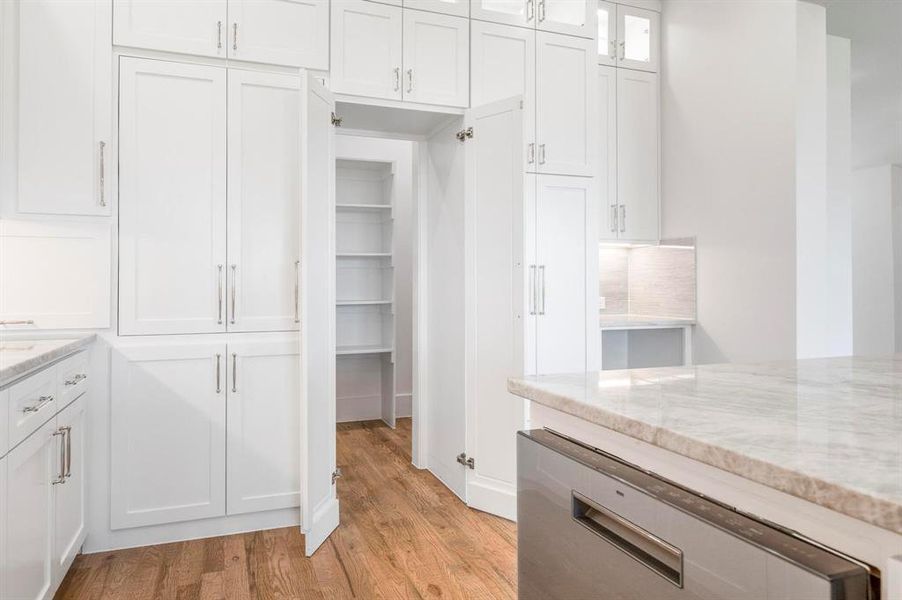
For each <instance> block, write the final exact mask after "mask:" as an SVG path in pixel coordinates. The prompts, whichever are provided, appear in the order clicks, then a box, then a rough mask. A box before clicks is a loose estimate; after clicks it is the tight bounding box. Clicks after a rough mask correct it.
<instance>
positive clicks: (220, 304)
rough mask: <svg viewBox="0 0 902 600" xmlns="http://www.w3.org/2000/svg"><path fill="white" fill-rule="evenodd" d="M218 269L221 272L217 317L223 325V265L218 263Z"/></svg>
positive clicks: (218, 321) (217, 320)
mask: <svg viewBox="0 0 902 600" xmlns="http://www.w3.org/2000/svg"><path fill="white" fill-rule="evenodd" d="M216 269H217V271H218V273H219V276H218V280H219V308H218V309H217V313H216V314H217V315H218V316H217V317H216V322H217V323H219V324H220V325H222V265H216Z"/></svg>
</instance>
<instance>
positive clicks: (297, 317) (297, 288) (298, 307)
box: [294, 260, 301, 323]
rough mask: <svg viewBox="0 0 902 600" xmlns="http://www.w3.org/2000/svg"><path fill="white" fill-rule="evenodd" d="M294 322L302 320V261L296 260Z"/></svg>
mask: <svg viewBox="0 0 902 600" xmlns="http://www.w3.org/2000/svg"><path fill="white" fill-rule="evenodd" d="M294 322H295V323H300V322H301V261H299V260H296V261H294Z"/></svg>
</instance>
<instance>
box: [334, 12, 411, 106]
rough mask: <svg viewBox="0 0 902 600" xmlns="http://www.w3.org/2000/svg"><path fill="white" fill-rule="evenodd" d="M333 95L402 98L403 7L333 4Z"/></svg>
mask: <svg viewBox="0 0 902 600" xmlns="http://www.w3.org/2000/svg"><path fill="white" fill-rule="evenodd" d="M331 48H332V57H331V62H332V65H331V73H330V82H329V83H330V87H331V89H332V91H333V92H336V93H342V94H353V95H357V96H370V97H373V98H387V99H393V100H400V99H401V8H399V7H394V6H386V5H384V4H378V3H376V2H367V1H366V0H333V1H332V35H331Z"/></svg>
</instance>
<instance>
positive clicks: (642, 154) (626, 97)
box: [617, 69, 660, 241]
mask: <svg viewBox="0 0 902 600" xmlns="http://www.w3.org/2000/svg"><path fill="white" fill-rule="evenodd" d="M658 97H659V96H658V76H657V74H655V73H644V72H642V71H633V70H630V69H617V198H618V201H619V203H620V215H619V224H618V229H619V231H620V237H621V238H624V239H629V240H645V241H656V240H657V239H658V237H659V227H658V222H659V216H658V215H659V212H658V198H659V179H660V169H659V163H658V154H659V150H658V140H659V133H658Z"/></svg>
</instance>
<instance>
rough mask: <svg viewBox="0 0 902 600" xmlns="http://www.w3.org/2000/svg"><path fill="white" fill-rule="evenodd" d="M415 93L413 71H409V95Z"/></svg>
mask: <svg viewBox="0 0 902 600" xmlns="http://www.w3.org/2000/svg"><path fill="white" fill-rule="evenodd" d="M411 92H413V69H407V93H408V94H410V93H411Z"/></svg>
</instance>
